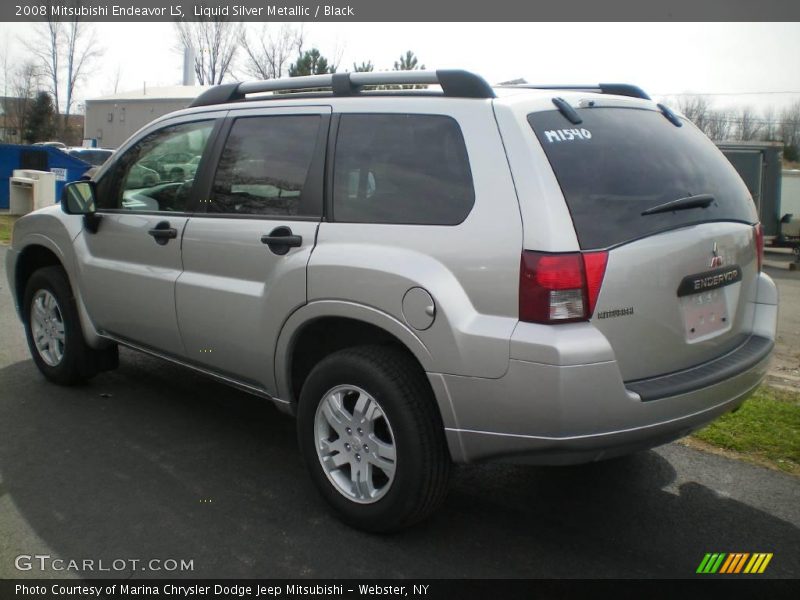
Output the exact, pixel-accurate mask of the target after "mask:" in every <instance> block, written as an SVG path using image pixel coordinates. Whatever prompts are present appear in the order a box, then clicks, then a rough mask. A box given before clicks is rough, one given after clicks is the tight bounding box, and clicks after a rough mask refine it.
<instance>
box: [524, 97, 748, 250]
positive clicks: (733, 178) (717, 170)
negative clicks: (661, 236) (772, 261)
mask: <svg viewBox="0 0 800 600" xmlns="http://www.w3.org/2000/svg"><path fill="white" fill-rule="evenodd" d="M578 114H580V116H581V118H582V119H583V122H582V123H580V124H579V125H573V124H572V123H570V122H569V121H567V119H565V118H564V116H563V115H562V114H561V113H560V112H558V111H557V110H553V111H545V112H537V113H532V114H530V115H528V122H529V123H530V125H531V127H532V128H533V130H534V132H535V133H536V137H537V138H538V139H539V142H540V143H541V144H542V147H543V148H544V151H545V154H547V158H548V159H549V161H550V164H551V165H552V167H553V171H554V172H555V175H556V178H557V179H558V183H559V184H560V186H561V190H562V191H563V193H564V197H565V198H566V201H567V205H568V207H569V211H570V213H571V215H572V220H573V223H574V224H575V231H576V233H577V235H578V240H579V242H580V245H581V248H583V249H590V248H607V247H610V246H615V245H618V244H621V243H624V242H627V241H630V240H634V239H638V238H641V237H645V236H648V235H652V234H654V233H658V232H660V231H665V230H668V229H674V228H676V227H682V226H686V225H693V224H697V223H704V222H708V221H742V222H745V223H755V222H756V220H757V216H756V212H755V206H754V205H753V201H752V199H751V197H750V193H749V192H748V190H747V187H746V186H745V184H744V183H743V182H742V180H741V179H740V178H739V175H738V174H737V173H736V171H735V170H734V168H733V166H731V164H730V163H729V162H728V160H727V159H726V158H725V157H724V156H723V154H722V153H721V152H720V151H719V150H718V149H717V147H716V146H715V145H714V144H713V142H711V140H709V139H708V138H707V137H706V136H705V135H704V134H703V133H701V132H700V131H699V130H698V129H697V128H696V127H694V126H693V125H692V124H690V123H688V122H684V125H683V127H675V126H674V125H673V124H672V123H670V122H669V121H668V120H667V119H666V118H665V117H664V115H662V114H661V113H659V112H656V111H652V110H641V109H630V108H586V109H579V110H578ZM699 194H710V195H712V196H713V197H714V202H713V203H712V204H711V205H709V206H708V207H707V208H694V209H688V210H679V211H674V212H667V213H656V214H651V215H647V216H642V212H643V211H644V210H646V209H648V208H652V207H654V206H657V205H659V204H663V203H665V202H669V201H671V200H677V199H678V198H684V197H686V196H696V195H699Z"/></svg>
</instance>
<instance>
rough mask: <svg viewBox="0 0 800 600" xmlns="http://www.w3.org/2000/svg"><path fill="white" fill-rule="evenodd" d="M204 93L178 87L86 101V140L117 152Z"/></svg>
mask: <svg viewBox="0 0 800 600" xmlns="http://www.w3.org/2000/svg"><path fill="white" fill-rule="evenodd" d="M204 89H205V88H202V87H195V86H183V85H176V86H170V87H156V88H144V89H142V90H141V91H138V92H122V93H119V94H113V95H111V96H103V97H101V98H93V99H91V100H86V121H85V126H84V139H87V140H91V139H93V140H96V142H97V144H96V145H97V146H98V147H101V148H117V147H118V146H120V145H121V144H122V143H123V142H124V141H125V140H127V139H128V138H129V137H130V136H131V135H133V134H134V133H135V132H136V131H138V130H139V129H141V128H142V127H144V126H145V125H147V124H148V123H149V122H150V121H152V120H153V119H155V118H156V117H160V116H161V115H165V114H167V113H170V112H172V111H175V110H180V109H182V108H186V107H187V106H189V104H190V103H191V101H192V100H194V99H195V98H196V97H197V96H199V95H200V94H201V93H202V92H203V90H204Z"/></svg>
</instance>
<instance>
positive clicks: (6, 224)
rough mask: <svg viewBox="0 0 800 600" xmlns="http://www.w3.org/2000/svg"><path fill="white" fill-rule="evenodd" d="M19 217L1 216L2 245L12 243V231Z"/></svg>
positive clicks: (0, 232) (0, 236)
mask: <svg viewBox="0 0 800 600" xmlns="http://www.w3.org/2000/svg"><path fill="white" fill-rule="evenodd" d="M16 220H17V217H16V216H14V217H12V216H11V215H0V244H10V243H11V230H12V229H13V228H14V222H15V221H16Z"/></svg>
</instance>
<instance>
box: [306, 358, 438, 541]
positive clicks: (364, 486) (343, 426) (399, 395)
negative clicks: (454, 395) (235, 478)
mask: <svg viewBox="0 0 800 600" xmlns="http://www.w3.org/2000/svg"><path fill="white" fill-rule="evenodd" d="M297 425H298V437H299V442H300V449H301V451H302V453H303V457H304V459H305V461H306V464H307V466H308V469H309V471H310V473H311V478H312V480H313V481H314V484H315V485H316V486H317V488H318V489H319V491H320V492H321V493H322V495H323V497H324V498H325V499H326V500H327V501H328V503H329V504H330V505H331V506H332V507H333V509H334V511H335V512H336V513H337V514H338V516H339V517H340V518H341V519H342V520H343V521H345V522H346V523H348V524H349V525H351V526H353V527H356V528H358V529H363V530H365V531H371V532H389V531H396V530H399V529H402V528H404V527H408V526H410V525H413V524H414V523H417V522H419V521H421V520H422V519H424V518H425V517H427V516H428V515H429V514H430V513H432V512H433V511H434V510H435V509H436V508H437V507H438V506H439V505H440V504H441V502H442V501H443V500H444V497H445V495H446V492H447V484H448V481H449V473H450V458H449V455H448V451H447V445H446V442H445V438H444V428H443V425H442V421H441V417H440V416H439V412H438V409H437V407H436V403H435V400H434V398H433V394H432V393H431V390H430V386H429V385H428V382H427V381H426V379H425V375H424V373H423V371H422V369H421V368H420V367H419V365H417V364H416V362H415V361H414V360H413V359H412V358H411V357H410V356H409V355H408V354H407V353H406V352H404V351H402V350H400V349H397V348H394V347H390V346H365V347H358V348H351V349H346V350H341V351H339V352H336V353H334V354H332V355H330V356H328V357H327V358H325V359H324V360H322V361H321V362H320V363H319V364H318V365H317V366H316V367H314V369H313V370H312V371H311V373H310V375H309V376H308V379H307V380H306V382H305V384H304V385H303V389H302V393H301V397H300V406H299V408H298V422H297Z"/></svg>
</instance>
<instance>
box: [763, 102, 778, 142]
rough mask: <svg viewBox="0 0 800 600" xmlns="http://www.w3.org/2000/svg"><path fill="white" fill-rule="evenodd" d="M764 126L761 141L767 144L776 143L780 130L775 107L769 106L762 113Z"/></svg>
mask: <svg viewBox="0 0 800 600" xmlns="http://www.w3.org/2000/svg"><path fill="white" fill-rule="evenodd" d="M761 120H762V124H763V126H762V127H761V139H762V140H764V141H765V142H774V141H775V140H777V139H778V128H777V123H776V122H775V107H774V106H768V107H767V108H765V109H764V111H763V112H762V113H761Z"/></svg>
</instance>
